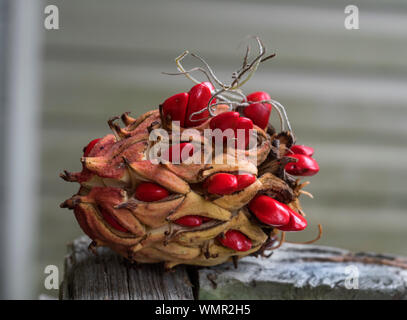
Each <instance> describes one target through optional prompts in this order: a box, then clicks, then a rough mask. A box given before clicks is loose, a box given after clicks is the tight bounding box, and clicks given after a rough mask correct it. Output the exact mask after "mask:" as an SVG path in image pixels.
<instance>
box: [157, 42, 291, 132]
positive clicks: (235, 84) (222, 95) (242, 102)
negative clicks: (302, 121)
mask: <svg viewBox="0 0 407 320" xmlns="http://www.w3.org/2000/svg"><path fill="white" fill-rule="evenodd" d="M252 38H253V39H254V40H255V41H256V43H257V45H258V54H257V55H256V56H255V57H254V58H253V59H252V60H251V61H249V55H250V51H251V48H250V46H249V45H248V46H247V47H246V53H245V55H244V58H243V63H242V65H241V67H240V68H239V69H238V70H237V71H235V72H233V73H232V79H233V80H232V82H231V83H230V84H225V83H224V82H222V81H221V80H220V79H219V78H218V77H217V76H216V75H215V72H214V71H213V69H212V68H211V67H210V65H209V64H208V63H207V62H206V61H205V59H203V58H202V57H201V56H199V55H197V54H195V53H190V52H189V51H188V50H186V51H184V52H183V53H182V54H180V55H179V56H178V57H176V58H175V63H176V66H177V69H178V71H179V72H178V73H167V72H165V73H164V74H168V75H181V74H182V75H185V76H186V77H187V78H188V79H190V80H191V81H192V82H194V83H196V84H199V83H201V82H200V81H199V80H197V79H196V78H195V77H193V76H192V75H191V73H193V72H196V71H199V72H202V73H203V74H204V75H205V76H206V78H207V80H208V81H209V82H210V83H211V84H212V85H213V87H214V88H215V89H214V91H213V94H212V97H211V98H210V100H209V102H208V104H207V106H205V107H204V108H202V109H201V110H198V111H196V112H194V113H192V114H190V115H189V120H190V121H192V122H199V121H202V120H203V119H202V118H201V119H194V117H196V116H197V115H199V114H202V113H204V112H205V111H208V112H209V115H210V116H211V117H213V116H215V115H216V112H215V111H216V106H218V105H220V104H227V105H229V110H230V111H231V110H233V109H234V108H236V107H237V106H248V105H250V104H251V103H271V104H272V105H273V106H274V109H275V110H276V112H277V113H278V116H279V119H280V127H281V130H282V131H285V128H286V126H287V128H288V130H289V131H290V132H291V133H292V134H293V135H294V132H293V130H292V127H291V124H290V121H289V120H288V116H287V112H286V110H285V108H284V106H283V105H282V104H281V103H280V102H278V101H277V100H274V99H269V100H263V101H255V102H250V101H247V98H246V95H245V94H243V92H242V91H241V89H240V88H241V87H242V86H243V85H244V84H245V83H247V82H248V81H249V80H250V79H251V77H252V76H253V75H254V73H255V72H256V71H257V69H258V67H259V65H260V63H262V62H264V61H267V60H268V59H271V58H272V57H274V56H275V54H274V53H273V54H270V55H268V56H266V48H265V46H264V44H263V42H262V41H261V40H260V38H259V37H257V36H253V37H252ZM189 54H190V55H191V56H192V57H194V58H196V59H198V60H199V61H200V62H201V63H202V64H203V66H204V68H202V67H195V68H192V69H190V70H186V69H185V68H184V66H183V65H182V60H183V59H184V58H185V57H186V56H187V55H189ZM215 99H217V100H218V101H217V102H213V101H214V100H215Z"/></svg>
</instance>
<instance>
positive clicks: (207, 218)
mask: <svg viewBox="0 0 407 320" xmlns="http://www.w3.org/2000/svg"><path fill="white" fill-rule="evenodd" d="M201 218H202V222H208V221H211V220H213V219H212V218H209V217H204V216H202V217H201Z"/></svg>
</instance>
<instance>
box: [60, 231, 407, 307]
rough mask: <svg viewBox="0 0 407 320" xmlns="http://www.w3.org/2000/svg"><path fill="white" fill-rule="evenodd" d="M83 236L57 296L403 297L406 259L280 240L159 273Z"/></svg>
mask: <svg viewBox="0 0 407 320" xmlns="http://www.w3.org/2000/svg"><path fill="white" fill-rule="evenodd" d="M89 243H90V240H89V239H88V238H87V237H81V238H79V239H77V240H75V241H74V242H73V243H72V244H70V245H69V253H68V255H67V257H66V259H65V276H64V280H63V285H62V286H61V294H60V298H61V299H121V300H146V299H170V300H179V299H194V297H195V298H197V299H407V258H404V257H397V256H391V255H380V254H374V253H359V254H353V253H351V252H349V251H347V250H343V249H338V248H331V247H324V246H314V245H293V244H284V245H283V246H282V247H281V248H280V249H278V250H277V251H275V252H274V253H273V255H272V256H271V257H269V258H254V257H246V258H243V259H242V260H240V261H239V265H238V268H235V267H234V266H233V264H232V263H226V264H223V265H220V266H217V267H211V268H200V269H194V270H195V272H191V271H190V270H189V271H190V272H188V271H187V268H186V267H184V266H180V267H176V268H175V270H174V271H172V272H164V270H163V269H162V267H161V266H160V265H147V264H140V265H131V264H130V263H128V262H126V261H125V260H124V259H123V258H121V257H119V256H118V255H117V254H115V253H113V252H112V251H110V250H109V249H106V248H99V249H98V250H97V252H98V255H96V256H95V255H93V254H92V253H90V252H89V251H88V249H87V247H88V245H89Z"/></svg>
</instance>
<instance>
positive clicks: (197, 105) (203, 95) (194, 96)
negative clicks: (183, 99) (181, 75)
mask: <svg viewBox="0 0 407 320" xmlns="http://www.w3.org/2000/svg"><path fill="white" fill-rule="evenodd" d="M214 89H215V88H214V87H213V85H212V84H211V83H210V82H201V83H199V84H197V85H195V86H193V87H192V88H191V90H189V92H188V94H189V100H188V106H187V112H186V114H185V122H184V126H185V127H186V128H189V127H196V126H198V125H200V124H201V123H203V122H205V121H206V119H207V118H208V117H209V111H208V110H205V111H204V112H202V113H200V114H198V115H195V116H193V118H192V120H199V121H191V120H190V119H189V117H190V115H191V114H192V113H194V112H197V111H199V110H201V109H203V108H205V107H207V105H208V102H209V99H210V98H211V97H212V91H213V90H214ZM212 102H213V103H215V102H216V99H214V100H213V101H212Z"/></svg>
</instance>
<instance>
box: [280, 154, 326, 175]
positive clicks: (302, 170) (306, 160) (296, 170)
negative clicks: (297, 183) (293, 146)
mask: <svg viewBox="0 0 407 320" xmlns="http://www.w3.org/2000/svg"><path fill="white" fill-rule="evenodd" d="M289 157H290V158H295V159H297V160H298V161H297V162H288V163H287V164H286V165H285V171H287V172H288V173H289V174H292V175H294V176H313V175H315V174H317V173H318V171H319V165H318V162H316V160H315V159H313V158H311V157H308V156H305V155H303V154H293V155H289Z"/></svg>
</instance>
